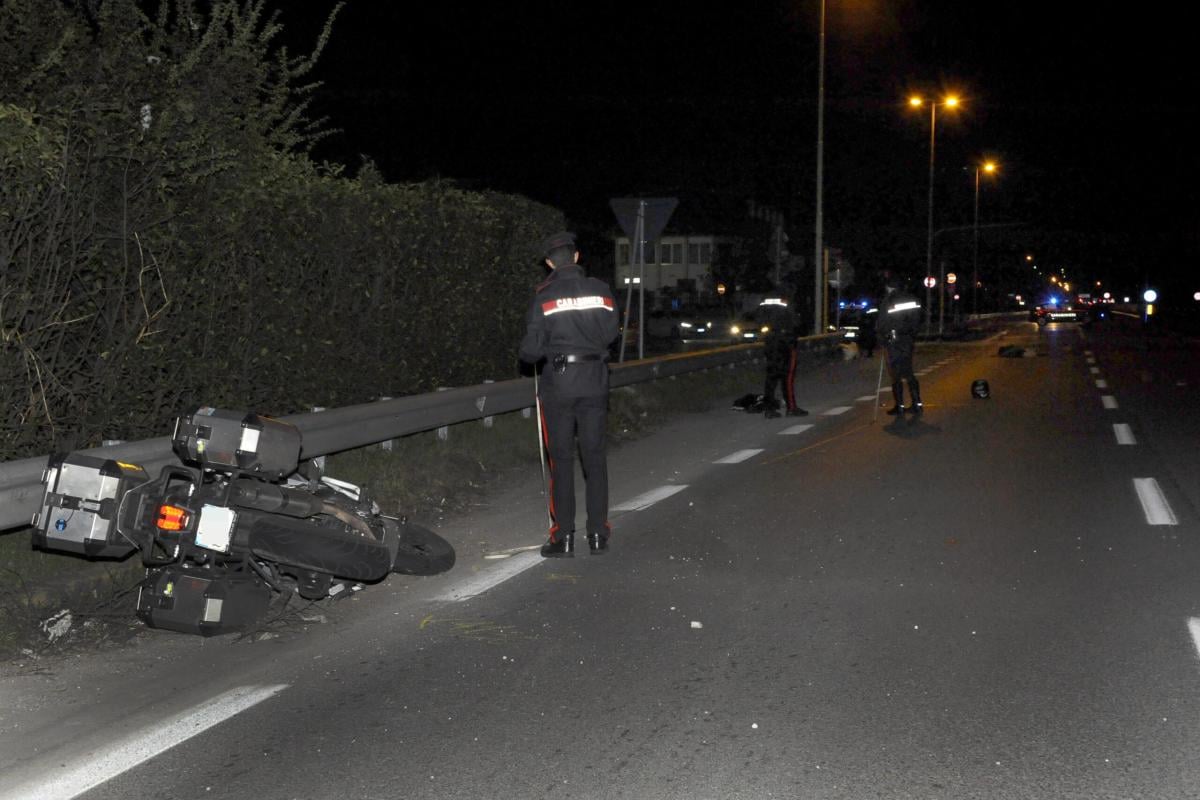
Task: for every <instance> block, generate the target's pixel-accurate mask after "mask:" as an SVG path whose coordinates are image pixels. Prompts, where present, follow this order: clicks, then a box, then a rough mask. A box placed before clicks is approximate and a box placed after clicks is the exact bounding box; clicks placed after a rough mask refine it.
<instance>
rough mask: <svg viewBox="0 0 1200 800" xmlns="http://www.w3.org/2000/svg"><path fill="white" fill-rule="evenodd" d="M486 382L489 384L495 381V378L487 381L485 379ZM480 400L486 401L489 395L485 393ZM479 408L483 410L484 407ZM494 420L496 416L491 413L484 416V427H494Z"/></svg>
mask: <svg viewBox="0 0 1200 800" xmlns="http://www.w3.org/2000/svg"><path fill="white" fill-rule="evenodd" d="M484 383H485V384H488V383H495V381H493V380H485V381H484ZM480 400H483V401H484V402H486V401H487V395H484V396H483V397H481V398H480ZM479 410H480V411H483V409H482V408H480V409H479ZM494 420H495V417H493V416H492V415H491V414H489V415H487V416H486V417H484V418H483V427H485V428H490V427H492V422H493V421H494Z"/></svg>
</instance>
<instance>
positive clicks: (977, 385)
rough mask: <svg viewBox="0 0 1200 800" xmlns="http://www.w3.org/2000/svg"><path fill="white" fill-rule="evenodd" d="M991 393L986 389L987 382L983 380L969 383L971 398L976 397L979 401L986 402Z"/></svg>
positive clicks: (978, 379) (979, 379)
mask: <svg viewBox="0 0 1200 800" xmlns="http://www.w3.org/2000/svg"><path fill="white" fill-rule="evenodd" d="M991 395H992V391H991V389H989V388H988V382H987V381H985V380H984V379H983V378H976V379H975V380H973V381H971V397H977V398H979V399H980V400H986V399H987V398H989V397H991Z"/></svg>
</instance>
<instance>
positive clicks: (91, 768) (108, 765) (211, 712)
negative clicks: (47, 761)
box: [0, 683, 288, 800]
mask: <svg viewBox="0 0 1200 800" xmlns="http://www.w3.org/2000/svg"><path fill="white" fill-rule="evenodd" d="M287 687H288V684H286V683H280V684H273V685H269V686H239V687H238V688H236V689H232V690H230V691H228V692H225V693H224V694H221V695H218V696H217V697H215V698H213V699H212V700H207V701H205V702H203V703H201V704H200V705H197V706H194V707H192V708H190V709H188V710H187V711H184V712H182V713H180V714H173V715H171V716H170V717H167V718H166V719H164V720H162V721H161V722H158V723H155V724H154V725H151V726H150V727H148V728H146V729H145V730H143V731H140V732H138V733H136V734H134V735H132V736H130V737H129V738H128V739H125V740H124V741H120V742H116V743H113V744H107V745H105V747H104V748H103V749H101V750H97V751H96V752H94V753H91V754H90V756H89V757H88V758H82V757H81V758H79V759H77V760H76V759H71V760H76V761H77V766H73V767H68V768H66V769H65V770H64V771H62V772H59V771H57V770H55V771H51V772H50V774H49V775H48V776H47V777H46V779H44V780H41V781H31V782H29V783H26V784H25V785H23V786H17V787H14V788H13V789H11V790H9V791H0V799H2V800H71V798H73V797H78V796H79V795H81V794H83V793H84V792H86V791H88V790H90V789H94V788H95V787H97V786H99V785H100V784H102V783H104V782H105V781H108V780H111V779H112V778H115V777H116V776H118V775H120V774H122V773H124V772H128V771H129V770H131V769H133V768H134V767H136V766H137V765H138V764H141V763H143V762H145V761H148V760H150V759H151V758H154V757H155V756H157V755H159V754H160V753H165V752H166V751H167V750H170V749H171V748H172V747H175V746H176V745H178V744H182V743H183V742H186V741H187V740H188V739H191V738H193V737H195V736H199V735H200V734H201V733H204V732H205V731H206V730H208V729H209V728H211V727H213V726H214V725H218V724H220V723H222V722H224V721H225V720H227V719H229V718H230V717H232V716H234V715H236V714H240V713H241V712H243V711H245V710H246V709H248V708H251V707H252V706H255V705H258V704H259V703H261V702H262V701H264V700H266V699H268V698H270V697H273V696H274V695H276V694H278V693H279V692H281V691H283V690H284V689H286V688H287Z"/></svg>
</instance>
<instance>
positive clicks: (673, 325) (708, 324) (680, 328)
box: [646, 310, 721, 341]
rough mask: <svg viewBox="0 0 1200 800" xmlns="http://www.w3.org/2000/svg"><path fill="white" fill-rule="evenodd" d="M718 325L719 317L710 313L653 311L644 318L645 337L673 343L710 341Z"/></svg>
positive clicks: (702, 311) (697, 311) (700, 311)
mask: <svg viewBox="0 0 1200 800" xmlns="http://www.w3.org/2000/svg"><path fill="white" fill-rule="evenodd" d="M720 324H721V323H720V317H719V315H718V314H716V313H713V312H711V311H704V310H662V311H654V312H651V313H650V314H648V315H647V317H646V335H647V336H651V337H654V338H656V339H671V340H674V341H681V340H682V341H689V340H695V339H711V338H714V335H715V331H716V330H717V329H718V328H719V327H720Z"/></svg>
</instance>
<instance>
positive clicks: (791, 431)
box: [779, 424, 813, 436]
mask: <svg viewBox="0 0 1200 800" xmlns="http://www.w3.org/2000/svg"><path fill="white" fill-rule="evenodd" d="M812 427H813V426H812V425H807V424H806V425H793V426H792V427H790V428H784V429H783V430H781V431H780V432H779V435H780V436H795V435H796V434H798V433H804V432H805V431H807V430H809V429H811V428H812Z"/></svg>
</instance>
